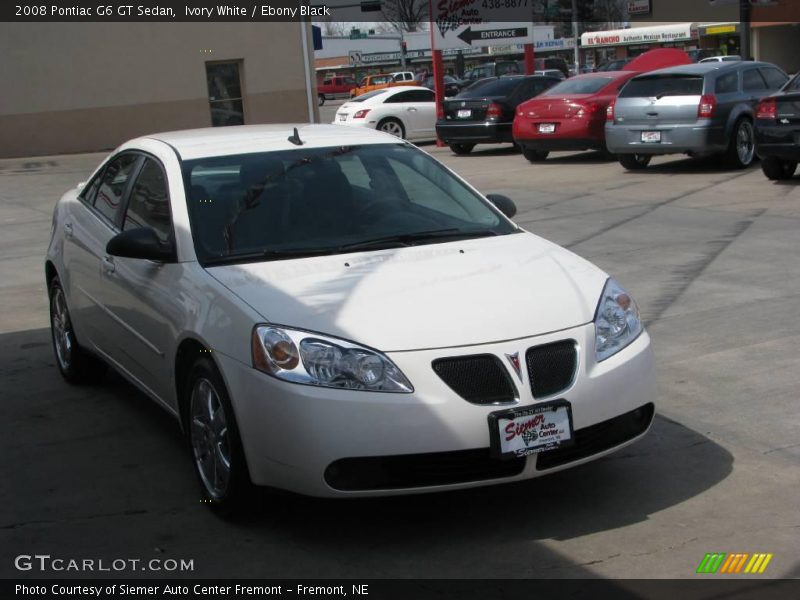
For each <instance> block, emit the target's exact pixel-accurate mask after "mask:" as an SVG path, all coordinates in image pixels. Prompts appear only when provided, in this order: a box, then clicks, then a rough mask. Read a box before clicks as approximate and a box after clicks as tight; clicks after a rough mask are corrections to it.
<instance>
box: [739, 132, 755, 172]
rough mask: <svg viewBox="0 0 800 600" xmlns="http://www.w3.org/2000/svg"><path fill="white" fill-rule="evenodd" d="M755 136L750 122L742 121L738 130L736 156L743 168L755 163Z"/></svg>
mask: <svg viewBox="0 0 800 600" xmlns="http://www.w3.org/2000/svg"><path fill="white" fill-rule="evenodd" d="M754 137H755V136H754V135H753V125H752V124H751V123H750V121H742V122H741V123H740V124H739V128H738V129H737V130H736V154H737V156H738V157H739V162H740V163H741V164H742V166H745V167H746V166H747V165H749V164H750V163H751V162H753V155H754V154H755V141H754Z"/></svg>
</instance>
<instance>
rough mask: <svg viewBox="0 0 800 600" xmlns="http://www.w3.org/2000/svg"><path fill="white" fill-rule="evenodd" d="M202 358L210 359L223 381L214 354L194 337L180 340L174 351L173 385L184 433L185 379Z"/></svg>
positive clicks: (186, 393)
mask: <svg viewBox="0 0 800 600" xmlns="http://www.w3.org/2000/svg"><path fill="white" fill-rule="evenodd" d="M202 356H206V357H208V358H210V359H211V362H212V363H214V366H215V367H216V368H217V371H219V373H220V376H221V377H222V378H223V381H224V379H225V377H224V375H222V370H221V369H220V368H219V364H217V361H216V359H215V358H214V353H213V352H212V350H211V349H210V348H209V347H208V344H205V343H203V342H202V341H200V340H199V339H198V338H197V337H194V336H188V337H185V338H184V339H183V340H181V342H180V343H179V344H178V348H177V349H176V351H175V362H174V365H173V369H174V370H173V376H174V385H175V399H176V402H177V405H178V418H179V421H180V426H181V430H182V431H184V432H186V431H187V424H188V417H189V402H188V390H187V389H186V383H187V381H186V379H187V377H188V376H189V369H191V368H192V365H193V364H194V363H195V361H196V360H197V359H198V358H200V357H202Z"/></svg>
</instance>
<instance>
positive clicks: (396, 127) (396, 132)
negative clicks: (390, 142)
mask: <svg viewBox="0 0 800 600" xmlns="http://www.w3.org/2000/svg"><path fill="white" fill-rule="evenodd" d="M381 131H383V132H384V133H391V134H392V135H393V136H395V137H399V138H402V137H403V126H402V125H400V123H398V122H397V121H386V122H385V123H384V124H383V125H381Z"/></svg>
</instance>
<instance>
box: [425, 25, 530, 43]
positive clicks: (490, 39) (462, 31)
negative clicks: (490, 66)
mask: <svg viewBox="0 0 800 600" xmlns="http://www.w3.org/2000/svg"><path fill="white" fill-rule="evenodd" d="M451 25H452V24H451ZM532 43H533V28H532V27H531V26H530V25H527V24H521V23H519V22H516V23H514V22H511V23H467V24H463V23H462V24H456V25H454V26H451V27H449V28H444V29H440V28H439V27H435V28H434V47H435V48H436V49H437V50H444V49H447V48H482V47H485V46H494V45H499V46H504V45H508V44H532Z"/></svg>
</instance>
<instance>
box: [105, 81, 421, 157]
mask: <svg viewBox="0 0 800 600" xmlns="http://www.w3.org/2000/svg"><path fill="white" fill-rule="evenodd" d="M419 89H427V88H419ZM295 127H296V128H297V131H298V135H299V136H300V139H301V140H302V141H303V145H302V146H297V145H295V144H293V143H291V142H290V141H289V139H288V138H289V136H291V135H292V134H293V132H294V128H295ZM144 140H158V141H160V142H162V143H164V144H168V145H169V146H171V147H172V148H173V149H174V150H175V151H176V152H177V153H178V155H179V156H180V158H181V159H182V160H192V159H195V158H204V157H209V156H229V155H231V154H250V153H254V152H271V151H277V150H297V149H299V148H329V147H331V146H350V145H365V144H391V143H404V142H403V140H400V139H399V138H396V137H394V136H392V135H389V134H385V133H382V132H379V131H374V130H371V129H366V128H362V127H346V126H344V125H322V124H312V125H309V124H303V123H300V124H291V123H288V124H274V125H235V126H231V127H206V128H203V129H184V130H181V131H165V132H162V133H154V134H151V135H146V136H142V137H140V138H136V139H134V140H131V141H129V142H127V143H126V144H124V145H123V146H122V147H121V148H120V149H128V148H137V147H139V146H140V145H141V142H142V141H144Z"/></svg>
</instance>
